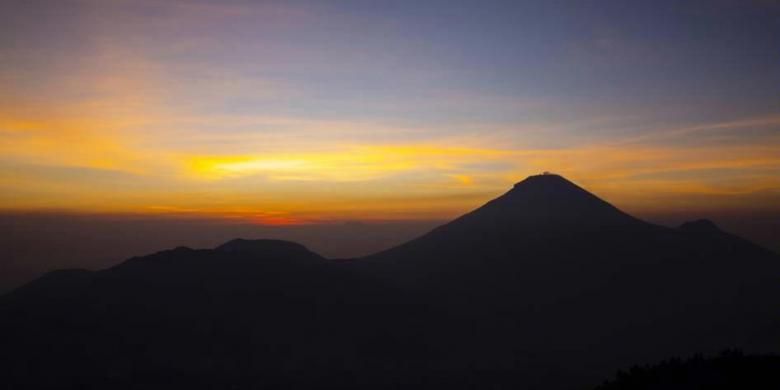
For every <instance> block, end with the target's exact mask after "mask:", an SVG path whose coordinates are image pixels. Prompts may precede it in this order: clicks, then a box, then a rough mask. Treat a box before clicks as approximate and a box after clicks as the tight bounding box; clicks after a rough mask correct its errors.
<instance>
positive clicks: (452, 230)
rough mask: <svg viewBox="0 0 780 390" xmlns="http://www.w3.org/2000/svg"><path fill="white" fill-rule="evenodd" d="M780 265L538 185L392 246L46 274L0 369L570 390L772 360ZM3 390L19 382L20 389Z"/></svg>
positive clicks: (231, 252) (558, 184)
mask: <svg viewBox="0 0 780 390" xmlns="http://www.w3.org/2000/svg"><path fill="white" fill-rule="evenodd" d="M779 279H780V258H778V256H777V255H775V254H773V253H771V252H769V251H767V250H764V249H763V248H760V247H758V246H755V245H753V244H751V243H750V242H747V241H745V240H743V239H741V238H738V237H735V236H733V235H730V234H728V233H726V232H723V231H721V230H720V229H719V228H717V226H716V225H715V224H713V223H712V222H709V221H705V220H701V221H695V222H691V223H686V224H684V225H683V226H681V227H680V228H678V229H673V228H666V227H661V226H656V225H653V224H649V223H646V222H643V221H641V220H638V219H636V218H634V217H632V216H630V215H628V214H626V213H624V212H622V211H620V210H618V209H617V208H615V207H614V206H612V205H610V204H609V203H607V202H605V201H603V200H601V199H599V198H598V197H596V196H594V195H593V194H591V193H589V192H587V191H586V190H584V189H582V188H580V187H579V186H577V185H575V184H573V183H571V182H570V181H568V180H566V179H564V178H563V177H561V176H557V175H539V176H532V177H529V178H527V179H526V180H524V181H522V182H520V183H518V184H516V185H515V186H514V188H512V189H511V190H510V191H509V192H507V193H506V194H504V195H502V196H500V197H499V198H497V199H494V200H492V201H490V202H488V203H487V204H485V205H484V206H482V207H480V208H478V209H476V210H474V211H472V212H470V213H468V214H466V215H464V216H462V217H460V218H458V219H456V220H454V221H452V222H450V223H448V224H445V225H443V226H440V227H438V228H436V229H434V230H433V231H431V232H429V233H427V234H425V235H423V236H421V237H419V238H417V239H415V240H412V241H410V242H407V243H405V244H402V245H400V246H398V247H395V248H391V249H388V250H386V251H383V252H381V253H377V254H375V255H371V256H367V257H365V258H360V259H351V260H345V261H332V260H328V259H324V258H322V257H320V256H318V255H317V254H315V253H312V252H311V251H309V250H308V249H306V248H305V247H303V246H301V245H298V244H295V243H290V242H284V241H275V240H234V241H231V242H228V243H226V244H224V245H221V246H219V247H217V248H214V249H208V250H193V249H188V248H177V249H174V250H170V251H163V252H160V253H156V254H153V255H150V256H145V257H138V258H133V259H130V260H128V261H126V262H124V263H122V264H119V265H117V266H115V267H113V268H110V269H107V270H103V271H97V272H90V271H79V270H70V271H56V272H53V273H50V274H48V275H46V276H44V277H42V278H41V279H39V280H37V281H35V282H33V283H31V284H29V285H27V286H25V287H23V288H20V289H18V290H16V291H14V292H12V293H11V294H8V295H5V296H3V297H0V345H3V346H4V347H5V348H4V350H3V351H2V352H0V356H1V357H2V361H0V376H3V377H4V378H9V380H8V381H6V382H8V383H15V384H23V385H31V384H32V385H39V386H46V385H51V386H54V385H55V384H56V385H57V387H67V386H81V387H126V388H135V387H144V388H148V387H154V386H153V385H160V386H165V387H184V386H187V387H209V386H210V387H219V388H222V387H230V386H233V387H242V388H245V387H264V388H275V387H285V388H333V387H342V388H343V387H354V388H358V387H359V388H365V387H370V388H383V387H384V388H398V387H403V388H430V387H440V386H447V387H450V388H485V387H492V388H545V389H548V388H572V387H582V386H587V385H595V384H598V383H599V382H600V381H601V380H602V379H603V378H605V377H607V376H608V375H610V374H611V373H612V372H614V371H615V370H616V369H618V368H623V367H627V366H630V365H634V364H642V363H649V362H654V361H659V360H662V359H665V358H668V357H670V356H689V355H692V354H694V353H711V352H715V351H719V350H722V349H726V348H740V349H743V350H745V351H747V352H777V349H780V347H777V345H778V341H780V323H778V320H780V318H778V316H777V314H776V308H777V307H778V304H780V283H778V282H779V281H780V280H779ZM14 388H15V387H14Z"/></svg>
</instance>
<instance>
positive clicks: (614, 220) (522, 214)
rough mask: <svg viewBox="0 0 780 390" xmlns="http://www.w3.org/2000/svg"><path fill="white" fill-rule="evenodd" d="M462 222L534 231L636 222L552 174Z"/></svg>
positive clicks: (517, 186) (527, 181) (521, 186)
mask: <svg viewBox="0 0 780 390" xmlns="http://www.w3.org/2000/svg"><path fill="white" fill-rule="evenodd" d="M463 219H466V220H475V219H485V220H486V221H485V222H486V223H487V222H488V221H487V220H490V221H492V222H493V223H508V224H511V225H526V226H533V227H534V228H546V227H562V226H569V227H571V226H580V227H593V226H603V225H621V224H629V223H634V222H637V221H636V220H635V219H634V218H633V217H631V216H629V215H628V214H625V213H623V212H622V211H620V210H618V209H617V208H615V207H614V206H612V205H611V204H609V203H607V202H605V201H603V200H601V199H600V198H598V197H597V196H595V195H593V194H591V193H590V192H588V191H586V190H584V189H583V188H581V187H579V186H577V185H576V184H574V183H572V182H571V181H569V180H567V179H565V178H563V177H562V176H559V175H555V174H542V175H536V176H530V177H528V178H526V179H525V180H523V181H521V182H519V183H517V184H515V185H514V187H513V188H512V189H511V190H510V191H509V192H507V193H505V194H504V195H502V196H500V197H498V198H496V199H494V200H492V201H490V202H488V203H487V204H485V205H484V206H482V207H480V208H479V209H477V210H475V211H473V212H471V213H469V214H467V215H466V216H465V217H464V218H463Z"/></svg>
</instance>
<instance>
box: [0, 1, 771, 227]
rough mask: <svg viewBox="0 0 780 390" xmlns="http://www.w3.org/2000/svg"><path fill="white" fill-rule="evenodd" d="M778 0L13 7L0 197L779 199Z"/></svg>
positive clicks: (639, 207) (684, 205) (464, 204)
mask: <svg viewBox="0 0 780 390" xmlns="http://www.w3.org/2000/svg"><path fill="white" fill-rule="evenodd" d="M779 38H780V1H774V0H764V1H758V0H722V1H718V0H709V1H678V0H675V1H629V0H616V1H585V0H576V1H574V0H572V1H555V0H543V1H507V2H488V1H472V2H467V1H453V0H449V1H334V2H328V1H311V2H307V1H279V2H275V1H238V0H236V1H230V0H229V1H206V0H191V1H190V0H170V1H155V0H127V1H120V0H116V1H112V0H94V1H70V0H56V1H54V0H52V1H40V0H19V1H15V0H4V1H2V2H0V209H2V210H4V211H10V212H22V211H24V212H29V211H35V212H47V211H56V212H63V211H66V212H72V213H88V214H101V213H134V214H139V213H140V214H172V215H197V216H204V215H206V216H216V217H228V218H237V219H241V220H245V221H252V222H257V223H267V224H286V223H305V222H321V221H342V220H364V221H369V220H409V219H435V218H449V217H454V216H456V215H457V214H460V213H462V212H464V211H467V210H468V209H470V208H473V207H475V206H478V205H480V204H481V203H484V202H485V201H487V200H488V199H490V198H492V197H494V196H496V195H499V194H500V193H502V192H504V191H506V190H507V189H508V188H509V187H511V185H512V184H513V183H514V182H517V181H519V180H521V179H523V178H524V177H525V176H527V175H529V174H535V173H539V172H542V171H553V172H556V173H560V174H562V175H564V176H566V177H568V178H570V179H572V180H574V181H575V182H577V183H578V184H580V185H583V186H585V187H586V188H588V189H589V190H592V191H593V192H595V193H596V194H598V195H600V196H602V197H604V198H605V199H607V200H609V201H610V202H612V203H614V204H616V205H617V206H619V207H621V208H623V209H625V210H627V211H629V212H634V213H639V214H651V213H668V212H676V211H681V210H685V211H687V212H697V213H701V214H705V215H706V214H707V213H711V212H713V211H717V212H720V213H729V212H732V213H737V214H738V213H756V212H758V213H763V212H777V211H780V45H778V39H779Z"/></svg>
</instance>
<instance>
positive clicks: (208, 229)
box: [0, 214, 780, 292]
mask: <svg viewBox="0 0 780 390" xmlns="http://www.w3.org/2000/svg"><path fill="white" fill-rule="evenodd" d="M453 217H455V216H453ZM645 217H646V218H645V219H646V220H648V221H650V222H655V223H658V224H662V225H667V226H679V225H680V224H681V223H682V222H684V221H687V220H693V219H698V218H701V217H704V216H701V215H683V214H680V215H660V216H645ZM706 217H708V218H711V219H713V220H714V221H715V222H716V223H717V224H718V225H719V226H720V227H721V228H723V229H724V230H726V231H729V232H732V233H735V234H738V235H741V236H742V237H745V238H748V239H750V240H752V241H754V242H756V243H758V244H761V245H763V246H765V247H767V248H769V249H772V250H774V251H775V252H778V253H780V216H766V215H753V216H733V215H720V216H706ZM445 222H446V221H445V220H441V221H394V222H369V223H361V222H343V223H329V224H311V225H293V226H264V225H257V224H247V223H235V222H232V223H231V222H226V221H221V220H208V219H186V218H172V217H167V218H165V217H155V218H153V217H148V216H142V217H137V216H136V217H129V216H102V217H100V216H84V215H62V214H36V215H30V214H27V215H20V214H16V215H9V214H6V215H2V216H0V248H2V253H3V256H0V292H3V291H7V290H8V289H11V288H14V287H16V286H19V285H21V284H23V283H26V282H28V281H30V280H32V279H34V278H36V277H38V276H39V275H41V274H42V273H44V272H47V271H51V270H54V269H62V268H87V269H102V268H107V267H110V266H113V265H116V264H118V263H120V262H121V261H123V260H126V259H127V258H130V257H132V256H140V255H146V254H150V253H153V252H156V251H160V250H163V249H170V248H174V247H177V246H189V247H192V248H212V247H215V246H217V245H219V244H222V243H224V242H227V241H229V240H231V239H233V238H238V237H241V238H278V239H286V240H292V241H296V242H300V243H302V244H304V245H306V246H307V247H308V248H310V249H311V250H313V251H315V252H317V253H320V254H322V255H323V256H326V257H329V258H349V257H358V256H364V255H368V254H371V253H375V252H378V251H380V250H384V249H387V248H390V247H392V246H394V245H398V244H401V243H403V242H405V241H408V240H410V239H412V238H415V237H417V236H419V235H421V234H423V233H425V232H427V231H429V230H430V229H432V228H434V227H436V226H438V225H441V224H443V223H445Z"/></svg>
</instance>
